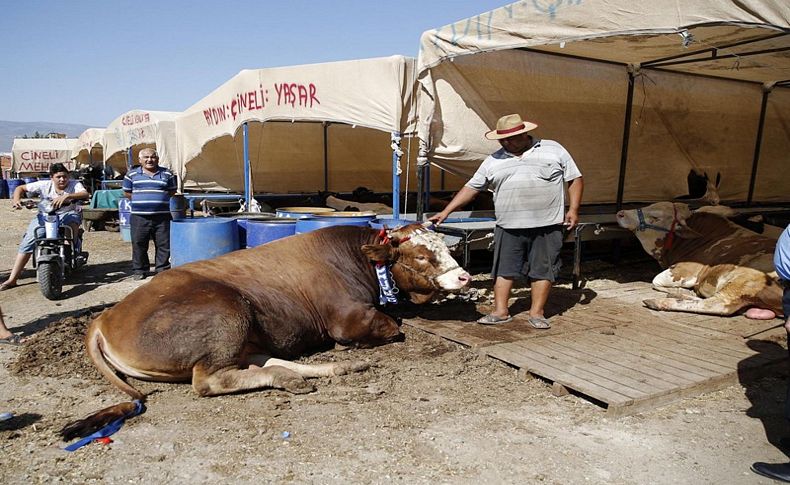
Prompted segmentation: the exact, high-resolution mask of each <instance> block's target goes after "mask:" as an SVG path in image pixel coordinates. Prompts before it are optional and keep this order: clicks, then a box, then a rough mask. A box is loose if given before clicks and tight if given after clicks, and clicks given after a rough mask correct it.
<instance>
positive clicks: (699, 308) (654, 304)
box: [642, 296, 748, 316]
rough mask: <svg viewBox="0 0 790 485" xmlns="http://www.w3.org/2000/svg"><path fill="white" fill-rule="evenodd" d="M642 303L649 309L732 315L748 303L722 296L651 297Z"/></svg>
mask: <svg viewBox="0 0 790 485" xmlns="http://www.w3.org/2000/svg"><path fill="white" fill-rule="evenodd" d="M642 303H644V304H645V306H646V307H648V308H650V309H651V310H659V311H665V312H688V313H700V314H703V315H719V316H727V315H732V314H733V313H735V312H737V311H738V310H740V309H741V308H744V307H746V306H747V305H748V304H747V303H746V302H745V301H743V300H734V301H725V300H724V299H722V298H718V297H715V296H714V297H711V298H706V299H696V300H686V299H679V298H651V299H648V300H643V301H642Z"/></svg>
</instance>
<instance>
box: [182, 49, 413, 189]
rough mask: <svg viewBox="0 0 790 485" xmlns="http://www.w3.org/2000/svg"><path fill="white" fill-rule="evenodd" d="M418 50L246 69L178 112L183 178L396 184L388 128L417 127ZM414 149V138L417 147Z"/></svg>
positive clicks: (305, 185) (294, 184)
mask: <svg viewBox="0 0 790 485" xmlns="http://www.w3.org/2000/svg"><path fill="white" fill-rule="evenodd" d="M415 64H416V61H415V59H413V58H406V57H402V56H393V57H387V58H377V59H363V60H354V61H343V62H331V63H323V64H311V65H301V66H289V67H278V68H268V69H256V70H244V71H241V72H240V73H239V74H238V75H236V76H234V77H233V78H231V79H230V80H229V81H227V82H226V83H224V84H223V85H222V86H220V87H219V88H217V89H216V90H215V91H214V92H212V93H211V94H209V95H208V96H206V97H205V98H203V99H202V100H200V101H198V102H197V103H195V104H194V105H193V106H192V107H190V108H189V109H187V110H186V111H185V112H184V113H183V114H182V115H181V116H179V117H178V118H177V119H176V126H177V131H178V149H179V150H178V151H179V154H180V163H181V165H182V166H183V167H184V169H185V174H186V179H188V180H190V181H194V182H196V183H197V184H198V185H199V184H201V183H204V182H216V183H219V184H220V185H222V186H224V187H227V188H229V189H232V190H237V191H241V190H243V188H244V184H243V181H244V176H243V174H244V165H243V160H244V153H243V137H242V134H241V133H242V125H243V124H244V123H245V122H258V123H248V130H249V135H248V140H249V142H248V143H249V159H250V164H251V179H252V182H253V183H252V185H253V186H254V188H255V191H257V192H273V193H286V192H297V191H315V190H318V189H325V188H327V189H330V190H334V191H342V190H351V189H353V188H354V187H356V186H357V185H364V186H366V187H368V188H371V189H373V190H377V189H385V188H390V187H391V180H392V179H391V166H392V150H391V148H390V134H391V133H408V132H413V131H414V129H415V128H414V121H413V114H412V113H413V111H410V107H411V103H412V100H413V90H414V67H415ZM414 151H415V152H416V146H415V150H414Z"/></svg>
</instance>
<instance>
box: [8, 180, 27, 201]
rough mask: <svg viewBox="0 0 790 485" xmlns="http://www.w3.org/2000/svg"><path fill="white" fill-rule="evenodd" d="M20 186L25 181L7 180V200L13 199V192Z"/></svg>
mask: <svg viewBox="0 0 790 485" xmlns="http://www.w3.org/2000/svg"><path fill="white" fill-rule="evenodd" d="M20 185H25V181H24V180H22V179H8V198H9V199H11V198H13V197H14V191H15V190H16V188H17V187H19V186H20ZM22 195H24V194H22Z"/></svg>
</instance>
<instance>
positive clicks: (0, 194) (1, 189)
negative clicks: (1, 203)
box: [0, 179, 9, 199]
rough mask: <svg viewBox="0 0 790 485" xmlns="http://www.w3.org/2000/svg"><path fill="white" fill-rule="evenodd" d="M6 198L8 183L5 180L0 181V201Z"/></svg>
mask: <svg viewBox="0 0 790 485" xmlns="http://www.w3.org/2000/svg"><path fill="white" fill-rule="evenodd" d="M8 198H9V197H8V182H7V181H6V179H0V199H8Z"/></svg>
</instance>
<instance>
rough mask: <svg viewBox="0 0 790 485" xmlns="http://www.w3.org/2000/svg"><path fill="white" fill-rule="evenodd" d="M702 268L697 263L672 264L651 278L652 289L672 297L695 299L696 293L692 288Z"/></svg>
mask: <svg viewBox="0 0 790 485" xmlns="http://www.w3.org/2000/svg"><path fill="white" fill-rule="evenodd" d="M703 268H704V266H703V265H701V264H699V263H678V264H674V265H672V267H670V268H668V269H665V270H664V271H662V272H660V273H659V274H657V275H656V276H655V278H653V289H654V290H656V291H660V292H662V293H667V294H669V295H670V297H672V298H674V299H681V300H683V299H696V298H697V294H696V293H695V292H694V290H693V289H694V286H695V285H696V284H697V282H698V281H699V274H700V271H702V269H703Z"/></svg>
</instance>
